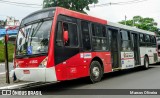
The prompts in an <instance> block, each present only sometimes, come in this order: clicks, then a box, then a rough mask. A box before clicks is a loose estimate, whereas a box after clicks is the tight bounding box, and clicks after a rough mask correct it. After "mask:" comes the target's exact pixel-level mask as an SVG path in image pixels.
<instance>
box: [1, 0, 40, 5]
mask: <svg viewBox="0 0 160 98" xmlns="http://www.w3.org/2000/svg"><path fill="white" fill-rule="evenodd" d="M0 1H1V2H6V3H11V4H19V5H34V6H42V5H39V4H29V3H19V2H11V1H6V0H0Z"/></svg>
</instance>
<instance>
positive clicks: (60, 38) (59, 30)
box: [56, 22, 63, 46]
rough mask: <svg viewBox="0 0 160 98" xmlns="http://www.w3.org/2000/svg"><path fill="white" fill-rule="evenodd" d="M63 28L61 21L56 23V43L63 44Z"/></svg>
mask: <svg viewBox="0 0 160 98" xmlns="http://www.w3.org/2000/svg"><path fill="white" fill-rule="evenodd" d="M62 35H63V29H62V22H58V23H57V31H56V45H57V46H63V36H62Z"/></svg>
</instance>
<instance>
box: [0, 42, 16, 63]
mask: <svg viewBox="0 0 160 98" xmlns="http://www.w3.org/2000/svg"><path fill="white" fill-rule="evenodd" d="M14 47H15V46H14V45H13V44H10V43H8V57H9V59H8V60H9V62H12V61H13V53H14ZM0 62H5V54H4V43H2V41H0Z"/></svg>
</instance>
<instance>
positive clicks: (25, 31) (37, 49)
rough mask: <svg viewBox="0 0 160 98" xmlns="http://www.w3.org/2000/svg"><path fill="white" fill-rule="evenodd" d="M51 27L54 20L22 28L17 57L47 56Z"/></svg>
mask: <svg viewBox="0 0 160 98" xmlns="http://www.w3.org/2000/svg"><path fill="white" fill-rule="evenodd" d="M51 26H52V20H45V21H40V22H35V23H32V24H29V25H27V26H24V27H22V28H20V30H19V33H18V37H17V43H16V57H19V56H20V57H24V56H32V55H41V54H47V53H48V44H49V38H50V32H51Z"/></svg>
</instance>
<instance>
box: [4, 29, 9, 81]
mask: <svg viewBox="0 0 160 98" xmlns="http://www.w3.org/2000/svg"><path fill="white" fill-rule="evenodd" d="M4 40H5V41H4V53H5V70H6V83H8V84H10V80H9V65H8V35H7V30H6V35H5V36H4Z"/></svg>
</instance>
